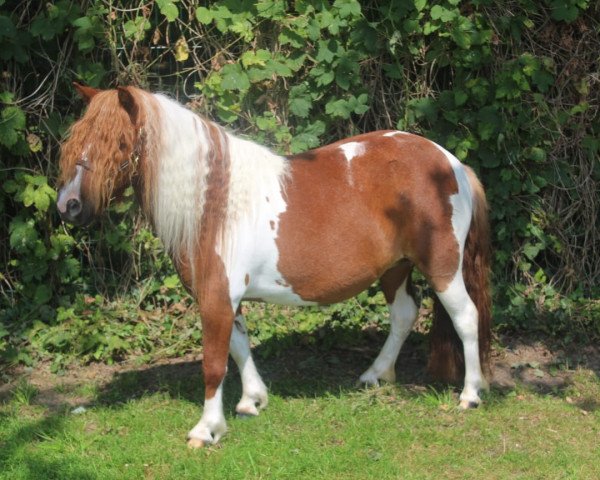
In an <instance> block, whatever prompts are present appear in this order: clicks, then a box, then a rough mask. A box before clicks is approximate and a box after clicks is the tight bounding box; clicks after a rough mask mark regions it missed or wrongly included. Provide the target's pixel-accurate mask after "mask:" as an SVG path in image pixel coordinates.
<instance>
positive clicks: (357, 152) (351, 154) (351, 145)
mask: <svg viewBox="0 0 600 480" xmlns="http://www.w3.org/2000/svg"><path fill="white" fill-rule="evenodd" d="M340 149H341V150H342V152H343V153H344V157H346V162H347V163H346V170H347V176H348V184H349V185H350V186H351V187H353V186H354V176H353V175H352V160H353V159H354V158H356V157H360V156H361V155H363V154H364V153H365V151H366V147H365V145H364V143H360V142H348V143H344V144H342V145H340Z"/></svg>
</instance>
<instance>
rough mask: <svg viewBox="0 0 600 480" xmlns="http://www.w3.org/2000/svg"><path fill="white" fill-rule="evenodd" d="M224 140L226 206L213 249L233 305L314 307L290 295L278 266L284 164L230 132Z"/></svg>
mask: <svg viewBox="0 0 600 480" xmlns="http://www.w3.org/2000/svg"><path fill="white" fill-rule="evenodd" d="M228 140H229V154H230V161H231V169H230V185H229V202H228V210H227V219H226V225H225V229H224V235H223V238H222V240H221V241H220V242H219V243H218V244H217V245H216V251H217V253H218V254H219V256H220V257H221V259H222V260H223V263H224V264H225V269H226V271H227V277H228V279H229V291H230V296H231V300H232V305H237V304H238V303H239V302H240V301H241V300H242V299H243V298H256V299H261V300H264V301H266V302H270V303H278V304H285V305H314V304H315V302H306V301H304V300H302V298H300V296H298V295H297V294H296V293H294V291H293V289H292V288H291V286H290V285H288V284H287V283H286V281H285V279H284V278H283V276H282V275H281V272H279V270H278V268H277V263H278V261H279V250H278V249H277V244H276V242H275V240H276V238H277V232H278V229H279V217H280V215H281V214H282V213H283V212H285V211H286V209H287V205H286V202H285V200H284V184H285V181H286V179H287V177H288V170H289V165H288V164H287V160H286V159H285V158H283V157H281V156H279V155H276V154H274V153H273V152H271V151H269V150H268V149H267V148H265V147H263V146H260V145H257V144H256V143H254V142H251V141H248V140H245V139H241V138H238V137H235V136H234V135H232V134H229V133H228ZM246 275H248V279H249V283H248V285H246V283H245V278H246Z"/></svg>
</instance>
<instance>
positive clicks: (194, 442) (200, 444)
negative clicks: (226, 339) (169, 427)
mask: <svg viewBox="0 0 600 480" xmlns="http://www.w3.org/2000/svg"><path fill="white" fill-rule="evenodd" d="M205 445H206V444H205V443H204V440H200V439H199V438H189V439H188V441H187V446H188V448H191V449H194V450H196V449H197V448H204V446H205Z"/></svg>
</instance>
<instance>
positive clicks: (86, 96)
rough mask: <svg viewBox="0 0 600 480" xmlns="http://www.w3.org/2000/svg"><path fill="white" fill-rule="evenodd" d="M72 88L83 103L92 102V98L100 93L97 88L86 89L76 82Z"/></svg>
mask: <svg viewBox="0 0 600 480" xmlns="http://www.w3.org/2000/svg"><path fill="white" fill-rule="evenodd" d="M73 86H74V87H75V90H77V93H79V95H81V98H83V100H84V101H85V103H90V102H91V100H92V97H94V95H96V94H98V93H100V90H98V89H97V88H92V87H86V86H85V85H81V84H80V83H77V82H73Z"/></svg>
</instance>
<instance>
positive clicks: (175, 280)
mask: <svg viewBox="0 0 600 480" xmlns="http://www.w3.org/2000/svg"><path fill="white" fill-rule="evenodd" d="M163 286H164V287H166V288H169V289H176V288H179V287H180V286H181V282H180V281H179V276H178V275H169V276H168V277H166V278H165V279H164V280H163Z"/></svg>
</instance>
